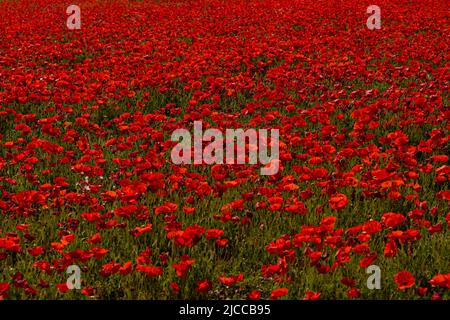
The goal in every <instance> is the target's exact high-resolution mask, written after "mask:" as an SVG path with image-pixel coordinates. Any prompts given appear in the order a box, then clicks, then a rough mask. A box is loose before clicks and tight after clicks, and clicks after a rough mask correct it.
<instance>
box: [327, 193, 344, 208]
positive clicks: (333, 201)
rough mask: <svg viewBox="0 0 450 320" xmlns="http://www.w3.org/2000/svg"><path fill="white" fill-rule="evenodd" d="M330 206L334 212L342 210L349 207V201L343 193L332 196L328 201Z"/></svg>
mask: <svg viewBox="0 0 450 320" xmlns="http://www.w3.org/2000/svg"><path fill="white" fill-rule="evenodd" d="M328 203H329V204H330V207H331V208H332V209H334V210H341V209H343V208H345V207H346V206H347V205H348V199H347V196H346V195H345V194H342V193H336V194H334V195H333V196H331V198H330V200H329V201H328Z"/></svg>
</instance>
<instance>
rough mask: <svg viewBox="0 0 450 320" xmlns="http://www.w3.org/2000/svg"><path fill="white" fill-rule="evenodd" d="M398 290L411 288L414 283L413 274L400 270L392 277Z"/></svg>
mask: <svg viewBox="0 0 450 320" xmlns="http://www.w3.org/2000/svg"><path fill="white" fill-rule="evenodd" d="M394 280H395V283H396V284H397V287H398V289H399V290H405V289H408V288H411V287H412V286H413V285H414V284H415V279H414V276H413V275H412V274H411V273H410V272H408V271H400V272H399V273H397V274H396V275H395V277H394Z"/></svg>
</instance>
